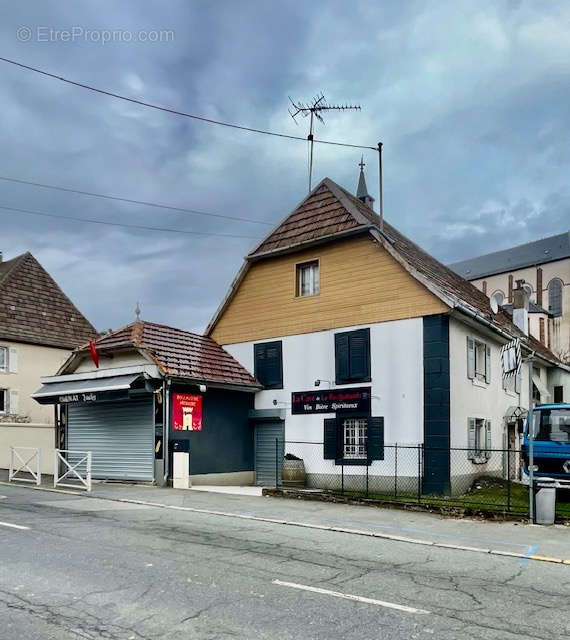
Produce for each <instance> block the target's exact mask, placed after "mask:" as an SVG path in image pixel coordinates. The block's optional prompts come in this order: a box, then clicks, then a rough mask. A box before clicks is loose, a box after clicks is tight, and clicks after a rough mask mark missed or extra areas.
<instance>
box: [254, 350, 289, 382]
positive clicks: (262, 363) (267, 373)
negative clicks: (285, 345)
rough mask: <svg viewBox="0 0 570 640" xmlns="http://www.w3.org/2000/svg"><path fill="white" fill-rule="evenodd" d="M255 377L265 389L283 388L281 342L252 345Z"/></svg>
mask: <svg viewBox="0 0 570 640" xmlns="http://www.w3.org/2000/svg"><path fill="white" fill-rule="evenodd" d="M253 349H254V351H253V353H254V360H255V365H254V366H255V377H256V378H257V379H258V380H259V382H261V384H262V385H263V386H264V387H265V388H266V389H282V388H283V358H282V345H281V341H280V340H279V341H277V342H263V343H261V344H255V345H253Z"/></svg>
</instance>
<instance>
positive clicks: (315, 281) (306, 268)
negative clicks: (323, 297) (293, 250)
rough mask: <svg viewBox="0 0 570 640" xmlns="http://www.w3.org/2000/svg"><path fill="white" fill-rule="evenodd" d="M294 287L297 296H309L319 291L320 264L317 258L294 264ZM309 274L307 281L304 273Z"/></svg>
mask: <svg viewBox="0 0 570 640" xmlns="http://www.w3.org/2000/svg"><path fill="white" fill-rule="evenodd" d="M295 269H296V280H297V282H296V288H297V297H298V298H309V297H311V296H316V295H318V294H319V292H320V264H319V261H318V260H307V262H300V263H298V264H297V265H295ZM306 273H308V274H309V279H308V282H307V281H306V279H305V274H306Z"/></svg>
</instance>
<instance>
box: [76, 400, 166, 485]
mask: <svg viewBox="0 0 570 640" xmlns="http://www.w3.org/2000/svg"><path fill="white" fill-rule="evenodd" d="M68 408H69V409H68V420H67V449H69V450H71V451H74V450H75V451H91V452H92V453H93V456H92V463H91V474H92V477H93V478H98V479H116V480H154V409H153V400H152V396H144V397H140V398H133V399H131V400H126V401H121V402H94V403H92V404H70V405H68ZM69 459H70V460H71V461H72V460H73V456H72V455H70V456H69Z"/></svg>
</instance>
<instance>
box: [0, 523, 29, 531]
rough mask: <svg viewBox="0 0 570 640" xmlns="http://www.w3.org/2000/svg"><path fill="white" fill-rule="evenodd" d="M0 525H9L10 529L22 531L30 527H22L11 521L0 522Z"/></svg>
mask: <svg viewBox="0 0 570 640" xmlns="http://www.w3.org/2000/svg"><path fill="white" fill-rule="evenodd" d="M0 527H10V529H22V531H29V529H30V527H24V526H22V525H21V524H12V523H11V522H0Z"/></svg>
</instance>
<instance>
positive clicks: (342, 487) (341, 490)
mask: <svg viewBox="0 0 570 640" xmlns="http://www.w3.org/2000/svg"><path fill="white" fill-rule="evenodd" d="M340 492H341V493H342V495H344V458H343V459H342V461H341V463H340Z"/></svg>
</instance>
